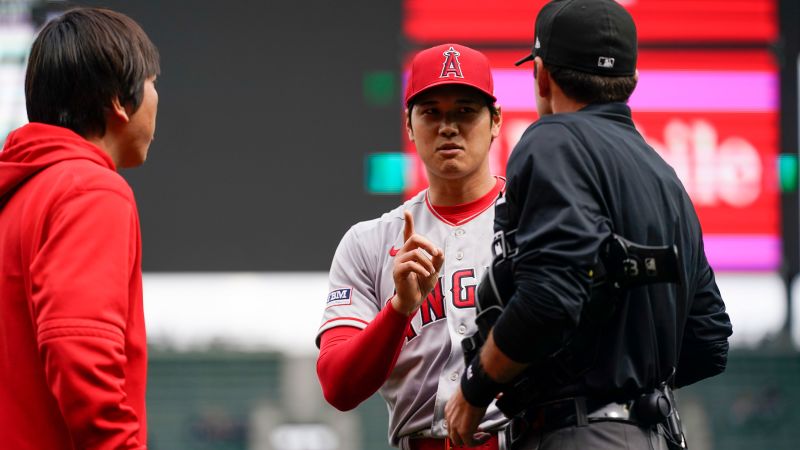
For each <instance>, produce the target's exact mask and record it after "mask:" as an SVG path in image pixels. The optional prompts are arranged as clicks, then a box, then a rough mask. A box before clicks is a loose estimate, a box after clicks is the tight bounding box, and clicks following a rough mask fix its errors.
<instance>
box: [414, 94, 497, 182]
mask: <svg viewBox="0 0 800 450" xmlns="http://www.w3.org/2000/svg"><path fill="white" fill-rule="evenodd" d="M500 122H501V120H500V115H499V114H498V115H495V116H493V115H492V114H491V113H490V112H489V108H488V106H487V105H486V100H485V98H484V97H483V95H482V94H481V93H480V91H478V90H476V89H473V88H470V87H468V86H461V85H445V86H440V87H436V88H432V89H430V90H428V91H426V92H423V93H422V94H420V95H419V96H418V97H417V99H416V100H415V102H414V105H413V108H412V110H411V113H410V115H409V118H408V121H407V123H406V131H407V132H408V137H409V139H411V140H412V141H414V144H415V145H416V147H417V153H418V154H419V156H420V159H422V162H423V163H424V164H425V167H426V169H427V172H428V178H429V179H430V180H429V181H431V182H435V181H436V179H437V178H438V179H443V180H455V179H461V178H465V177H468V176H470V175H475V174H477V173H480V172H481V171H485V172H486V173H488V171H489V147H490V146H491V143H492V140H493V139H494V138H496V137H497V136H498V134H499V133H500Z"/></svg>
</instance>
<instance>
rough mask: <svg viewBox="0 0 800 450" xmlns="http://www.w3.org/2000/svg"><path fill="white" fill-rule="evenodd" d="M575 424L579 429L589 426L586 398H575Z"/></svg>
mask: <svg viewBox="0 0 800 450" xmlns="http://www.w3.org/2000/svg"><path fill="white" fill-rule="evenodd" d="M575 422H576V425H577V426H579V427H585V426H588V425H589V419H588V418H587V417H586V397H575Z"/></svg>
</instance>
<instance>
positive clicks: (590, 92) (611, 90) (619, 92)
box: [544, 64, 636, 104]
mask: <svg viewBox="0 0 800 450" xmlns="http://www.w3.org/2000/svg"><path fill="white" fill-rule="evenodd" d="M544 67H545V68H546V69H547V71H548V72H550V77H551V78H552V79H553V80H554V81H555V82H556V84H558V87H560V88H561V90H562V91H564V94H566V95H567V97H569V98H571V99H573V100H576V101H578V102H581V103H587V104H589V103H609V102H627V101H628V99H629V98H630V96H631V94H633V90H634V89H636V77H635V76H606V75H595V74H591V73H586V72H580V71H577V70H573V69H567V68H564V67H557V66H552V65H549V64H545V66H544Z"/></svg>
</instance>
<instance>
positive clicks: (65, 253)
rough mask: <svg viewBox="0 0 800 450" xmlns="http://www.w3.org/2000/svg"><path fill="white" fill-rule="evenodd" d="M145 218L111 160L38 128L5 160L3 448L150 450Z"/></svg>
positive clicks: (15, 141) (1, 204) (0, 330)
mask: <svg viewBox="0 0 800 450" xmlns="http://www.w3.org/2000/svg"><path fill="white" fill-rule="evenodd" d="M140 240H141V238H140V234H139V217H138V213H137V211H136V203H135V201H134V198H133V192H132V191H131V188H130V187H129V186H128V184H127V183H126V182H125V180H124V179H123V178H122V177H121V176H120V175H119V174H118V173H117V172H116V170H115V167H114V163H113V161H112V160H111V158H110V157H109V156H108V155H107V154H106V153H104V152H103V151H102V150H100V149H99V148H97V147H96V146H94V145H92V144H91V143H89V142H88V141H86V140H85V139H83V138H82V137H80V136H79V135H77V134H75V133H73V132H72V131H70V130H68V129H65V128H60V127H55V126H51V125H44V124H39V123H32V124H29V125H25V126H23V127H22V128H19V129H17V130H16V131H13V132H12V133H11V134H9V135H8V138H7V140H6V144H5V147H4V148H3V151H2V152H0V448H4V449H6V448H7V449H14V450H26V449H36V450H42V449H48V450H61V449H65V450H66V449H69V450H83V449H104V450H105V449H108V450H111V449H145V448H146V445H145V444H146V440H147V429H146V417H145V381H146V377H147V373H146V370H147V353H146V342H145V328H144V312H143V308H142V272H141V243H140Z"/></svg>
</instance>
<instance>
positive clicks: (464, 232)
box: [456, 228, 467, 236]
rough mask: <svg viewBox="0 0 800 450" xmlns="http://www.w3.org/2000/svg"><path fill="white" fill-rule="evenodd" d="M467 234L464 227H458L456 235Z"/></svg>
mask: <svg viewBox="0 0 800 450" xmlns="http://www.w3.org/2000/svg"><path fill="white" fill-rule="evenodd" d="M465 234H467V232H466V231H465V230H464V229H463V228H457V229H456V236H463V235H465Z"/></svg>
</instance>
